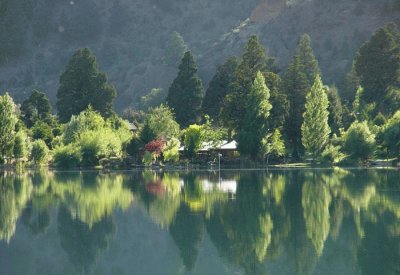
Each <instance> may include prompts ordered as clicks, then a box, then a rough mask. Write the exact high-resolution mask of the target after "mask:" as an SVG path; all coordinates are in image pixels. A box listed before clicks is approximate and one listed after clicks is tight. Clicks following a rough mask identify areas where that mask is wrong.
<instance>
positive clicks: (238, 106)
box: [221, 35, 276, 129]
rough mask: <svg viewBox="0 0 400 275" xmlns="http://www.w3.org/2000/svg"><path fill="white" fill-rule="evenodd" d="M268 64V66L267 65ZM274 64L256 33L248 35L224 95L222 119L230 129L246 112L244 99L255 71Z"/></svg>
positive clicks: (264, 69)
mask: <svg viewBox="0 0 400 275" xmlns="http://www.w3.org/2000/svg"><path fill="white" fill-rule="evenodd" d="M267 65H268V66H267ZM275 69H276V66H275V63H274V61H273V59H272V58H269V57H267V56H266V54H265V49H264V47H263V46H262V45H261V44H260V41H259V39H258V37H257V36H256V35H253V36H250V38H249V41H248V42H247V44H246V47H245V50H244V53H243V56H242V61H241V63H240V64H239V66H238V67H237V69H236V72H235V79H234V81H233V82H232V83H231V85H230V87H229V93H228V95H227V96H226V97H225V100H224V104H223V109H222V113H221V116H222V120H223V123H224V124H225V126H227V127H228V128H230V129H237V128H238V127H239V125H240V124H241V120H243V118H244V115H245V113H246V107H245V106H246V100H247V95H248V93H249V91H250V90H251V86H252V85H253V81H254V79H255V77H256V74H257V72H259V71H260V72H267V71H271V70H275Z"/></svg>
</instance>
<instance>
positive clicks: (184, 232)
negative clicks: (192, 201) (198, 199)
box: [169, 204, 204, 271]
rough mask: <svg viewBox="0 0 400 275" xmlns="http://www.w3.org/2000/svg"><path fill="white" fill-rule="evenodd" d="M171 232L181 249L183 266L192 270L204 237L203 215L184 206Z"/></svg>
mask: <svg viewBox="0 0 400 275" xmlns="http://www.w3.org/2000/svg"><path fill="white" fill-rule="evenodd" d="M169 231H170V233H171V236H172V239H173V240H174V242H175V244H176V246H177V247H178V248H179V252H180V255H181V258H182V261H183V264H184V265H185V267H186V269H187V270H189V271H190V270H192V269H193V267H194V266H195V263H196V259H197V255H198V253H199V244H200V243H201V241H202V240H203V237H204V221H203V216H202V214H201V213H193V212H192V211H191V210H190V208H189V207H188V206H187V205H185V204H182V205H181V207H180V208H179V210H178V212H177V213H176V217H175V220H174V221H173V223H172V224H171V225H170V227H169Z"/></svg>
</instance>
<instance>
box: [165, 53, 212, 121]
mask: <svg viewBox="0 0 400 275" xmlns="http://www.w3.org/2000/svg"><path fill="white" fill-rule="evenodd" d="M203 97H204V89H203V84H202V83H201V79H200V78H199V77H198V76H197V65H196V63H195V61H194V59H193V56H192V54H191V53H190V51H189V52H186V53H185V55H184V57H183V59H182V63H181V64H180V66H179V72H178V76H177V77H176V78H175V79H174V81H173V82H172V84H171V87H170V88H169V91H168V96H167V103H168V106H170V107H171V108H172V109H173V110H174V112H175V115H176V121H177V122H178V123H179V125H181V126H182V127H186V126H188V125H190V124H192V123H196V122H197V121H199V119H200V110H201V104H202V101H203Z"/></svg>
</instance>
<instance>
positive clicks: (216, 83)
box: [202, 57, 238, 121]
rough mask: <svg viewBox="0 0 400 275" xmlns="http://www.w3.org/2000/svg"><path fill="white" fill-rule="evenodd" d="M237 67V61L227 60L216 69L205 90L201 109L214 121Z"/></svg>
mask: <svg viewBox="0 0 400 275" xmlns="http://www.w3.org/2000/svg"><path fill="white" fill-rule="evenodd" d="M237 66H238V60H237V59H236V58H235V57H231V58H228V59H227V60H226V61H225V63H224V64H222V65H221V66H219V67H218V69H217V72H216V74H215V75H214V77H213V79H212V80H211V82H210V85H209V87H208V89H207V92H206V95H205V97H204V101H203V108H202V109H203V113H204V114H207V115H209V116H210V117H211V118H212V119H213V120H214V121H218V119H219V114H220V111H221V108H222V104H223V101H224V98H225V96H226V95H227V94H228V92H229V85H230V84H231V83H232V82H233V81H234V79H235V71H236V69H237Z"/></svg>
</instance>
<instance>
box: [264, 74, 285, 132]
mask: <svg viewBox="0 0 400 275" xmlns="http://www.w3.org/2000/svg"><path fill="white" fill-rule="evenodd" d="M264 78H265V84H266V85H267V87H268V89H269V92H270V102H271V105H272V106H273V108H272V110H271V115H270V118H269V126H270V128H271V129H277V128H281V127H283V126H284V124H285V121H286V118H287V117H288V116H289V101H288V98H287V95H286V94H285V93H283V92H282V79H281V78H280V77H279V75H278V74H276V73H273V72H267V73H264Z"/></svg>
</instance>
